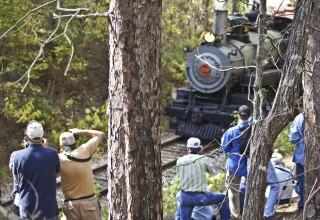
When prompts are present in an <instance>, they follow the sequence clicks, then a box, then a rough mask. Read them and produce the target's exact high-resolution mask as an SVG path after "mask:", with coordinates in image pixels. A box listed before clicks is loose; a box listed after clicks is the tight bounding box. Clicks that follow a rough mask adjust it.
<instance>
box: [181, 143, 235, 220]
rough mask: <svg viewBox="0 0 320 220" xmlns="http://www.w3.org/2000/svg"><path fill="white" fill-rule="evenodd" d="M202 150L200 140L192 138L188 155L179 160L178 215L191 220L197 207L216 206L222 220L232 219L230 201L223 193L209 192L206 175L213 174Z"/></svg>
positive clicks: (185, 219) (184, 219) (188, 145)
mask: <svg viewBox="0 0 320 220" xmlns="http://www.w3.org/2000/svg"><path fill="white" fill-rule="evenodd" d="M201 150H202V146H201V142H200V140H199V139H198V138H195V137H192V138H189V139H188V141H187V151H188V155H185V156H183V157H180V158H179V159H178V160H177V173H178V178H179V189H180V196H178V198H177V199H178V206H177V211H176V213H177V214H179V215H180V216H179V218H180V220H190V219H191V216H192V211H193V208H194V207H195V206H207V205H213V204H216V205H218V206H219V214H220V217H221V219H222V220H229V219H230V210H229V200H228V197H226V195H225V194H223V193H215V192H208V191H207V188H208V187H207V181H206V173H207V172H208V173H211V169H212V168H211V165H210V161H209V158H208V157H207V156H205V155H200V154H199V153H200V152H201Z"/></svg>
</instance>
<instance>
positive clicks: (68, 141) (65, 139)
mask: <svg viewBox="0 0 320 220" xmlns="http://www.w3.org/2000/svg"><path fill="white" fill-rule="evenodd" d="M59 143H60V145H61V146H69V145H72V144H75V143H76V139H75V137H74V134H73V133H71V132H63V133H62V134H61V135H60V137H59Z"/></svg>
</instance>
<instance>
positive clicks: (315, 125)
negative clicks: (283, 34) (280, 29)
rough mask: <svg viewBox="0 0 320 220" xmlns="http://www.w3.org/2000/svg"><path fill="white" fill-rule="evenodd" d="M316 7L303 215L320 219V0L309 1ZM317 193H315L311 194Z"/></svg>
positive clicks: (306, 78)
mask: <svg viewBox="0 0 320 220" xmlns="http://www.w3.org/2000/svg"><path fill="white" fill-rule="evenodd" d="M310 4H314V5H313V6H311V7H312V8H313V12H312V15H313V16H312V18H311V22H310V26H309V30H310V37H309V41H308V44H309V45H310V48H309V53H307V60H308V62H309V65H308V66H307V67H306V68H307V70H308V71H306V72H305V73H304V74H303V87H304V94H303V96H304V97H303V98H304V113H305V117H304V118H305V123H304V125H305V139H304V140H305V171H309V172H308V173H306V175H305V194H304V195H305V198H304V201H305V203H306V205H305V212H304V219H320V206H319V204H320V192H319V190H320V188H319V187H320V184H319V181H320V171H319V166H320V152H319V147H320V146H319V143H320V136H319V134H320V128H319V126H320V87H319V85H320V76H319V73H320V32H319V27H320V17H319V13H320V10H319V9H320V2H319V1H315V0H313V1H310ZM312 194H314V196H310V195H312Z"/></svg>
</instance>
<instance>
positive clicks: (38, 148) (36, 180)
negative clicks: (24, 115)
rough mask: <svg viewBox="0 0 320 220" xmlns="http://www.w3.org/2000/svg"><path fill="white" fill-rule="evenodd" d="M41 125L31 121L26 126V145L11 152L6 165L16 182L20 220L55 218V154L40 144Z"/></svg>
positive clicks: (57, 160) (56, 171) (57, 167)
mask: <svg viewBox="0 0 320 220" xmlns="http://www.w3.org/2000/svg"><path fill="white" fill-rule="evenodd" d="M43 133H44V132H43V128H42V125H41V124H40V123H39V122H37V121H35V120H32V121H30V122H29V123H28V126H27V132H26V135H27V139H28V143H29V145H28V148H25V149H23V150H19V151H16V152H14V154H12V155H11V158H10V168H11V170H12V172H13V174H14V175H15V178H16V179H17V182H18V185H19V186H18V189H19V196H20V203H19V211H20V218H21V219H48V220H57V219H58V214H59V210H58V204H57V200H56V174H57V173H58V172H59V171H60V163H59V157H58V153H57V151H56V150H55V149H53V148H45V147H43V145H42V137H43Z"/></svg>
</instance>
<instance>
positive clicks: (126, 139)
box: [108, 0, 162, 220]
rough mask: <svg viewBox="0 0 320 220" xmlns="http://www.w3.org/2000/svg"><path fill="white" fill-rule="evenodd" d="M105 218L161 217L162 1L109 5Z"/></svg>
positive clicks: (123, 0) (116, 1) (122, 0)
mask: <svg viewBox="0 0 320 220" xmlns="http://www.w3.org/2000/svg"><path fill="white" fill-rule="evenodd" d="M109 12H110V17H109V18H110V78H109V106H108V115H109V134H108V206H109V207H108V208H109V219H119V220H123V219H162V185H161V182H162V181H161V178H162V175H161V151H160V146H159V143H160V141H159V139H160V130H159V125H160V123H159V121H160V101H159V99H160V85H159V79H160V71H159V69H160V38H161V1H143V0H138V1H127V0H112V1H111V4H110V11H109Z"/></svg>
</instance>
